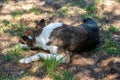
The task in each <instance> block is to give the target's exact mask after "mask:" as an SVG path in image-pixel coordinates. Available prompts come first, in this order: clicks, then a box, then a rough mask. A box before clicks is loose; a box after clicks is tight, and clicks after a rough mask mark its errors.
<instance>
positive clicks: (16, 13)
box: [11, 11, 22, 18]
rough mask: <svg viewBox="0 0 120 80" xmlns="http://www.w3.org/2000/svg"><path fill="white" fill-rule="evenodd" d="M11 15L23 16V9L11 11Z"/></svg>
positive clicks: (14, 16)
mask: <svg viewBox="0 0 120 80" xmlns="http://www.w3.org/2000/svg"><path fill="white" fill-rule="evenodd" d="M11 16H12V17H13V18H16V17H20V16H22V12H21V11H15V12H13V13H11Z"/></svg>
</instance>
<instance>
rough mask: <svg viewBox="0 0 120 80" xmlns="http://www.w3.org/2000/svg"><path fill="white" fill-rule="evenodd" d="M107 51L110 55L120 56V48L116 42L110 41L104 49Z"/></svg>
mask: <svg viewBox="0 0 120 80" xmlns="http://www.w3.org/2000/svg"><path fill="white" fill-rule="evenodd" d="M104 49H105V51H106V52H107V53H108V54H110V55H113V56H115V55H120V46H119V45H118V43H117V42H115V41H112V40H110V41H108V42H107V43H106V45H105V47H104Z"/></svg>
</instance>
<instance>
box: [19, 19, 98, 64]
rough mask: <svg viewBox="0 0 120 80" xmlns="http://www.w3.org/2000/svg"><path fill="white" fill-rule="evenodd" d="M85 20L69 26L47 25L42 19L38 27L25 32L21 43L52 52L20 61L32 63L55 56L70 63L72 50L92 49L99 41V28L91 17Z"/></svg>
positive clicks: (61, 24) (24, 45)
mask: <svg viewBox="0 0 120 80" xmlns="http://www.w3.org/2000/svg"><path fill="white" fill-rule="evenodd" d="M83 22H84V23H83V24H82V25H80V26H68V25H66V24H63V23H60V22H56V23H50V24H49V25H47V26H45V21H44V19H42V20H41V21H40V22H39V23H38V25H37V26H36V28H34V29H31V30H27V31H25V32H24V34H23V36H22V39H21V40H20V44H21V46H22V47H24V48H34V47H40V48H42V49H44V50H48V51H49V52H50V54H46V53H38V54H36V55H33V56H30V57H27V58H23V59H21V60H20V61H19V62H20V63H31V62H33V61H37V60H39V59H41V58H43V59H50V58H53V57H55V58H56V60H61V59H62V62H63V63H69V62H70V54H71V52H78V53H80V52H83V51H89V50H92V49H93V48H95V47H96V45H97V44H98V43H99V28H98V25H97V23H96V22H95V21H94V20H93V19H91V18H86V19H84V20H83Z"/></svg>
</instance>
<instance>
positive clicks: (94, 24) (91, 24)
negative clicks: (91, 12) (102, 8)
mask: <svg viewBox="0 0 120 80" xmlns="http://www.w3.org/2000/svg"><path fill="white" fill-rule="evenodd" d="M82 22H83V23H84V27H87V28H91V29H93V30H99V27H98V24H97V22H96V21H95V20H93V19H92V18H85V19H84V20H83V21H82ZM82 26H83V25H82Z"/></svg>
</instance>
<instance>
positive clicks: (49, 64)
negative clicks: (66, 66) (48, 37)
mask: <svg viewBox="0 0 120 80" xmlns="http://www.w3.org/2000/svg"><path fill="white" fill-rule="evenodd" d="M43 64H44V66H45V68H46V70H47V74H48V75H49V76H50V77H52V78H53V80H75V79H74V75H73V74H72V73H71V72H68V71H57V67H58V66H59V65H60V64H61V61H56V59H55V58H54V57H53V58H51V59H47V60H44V61H43Z"/></svg>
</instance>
